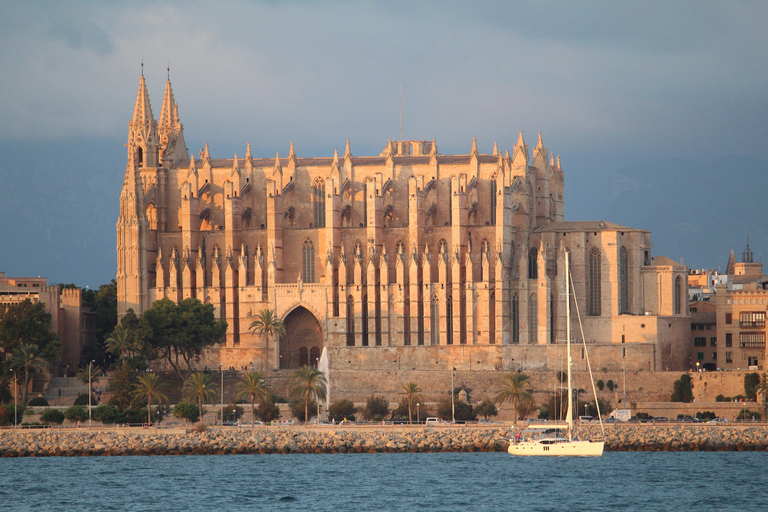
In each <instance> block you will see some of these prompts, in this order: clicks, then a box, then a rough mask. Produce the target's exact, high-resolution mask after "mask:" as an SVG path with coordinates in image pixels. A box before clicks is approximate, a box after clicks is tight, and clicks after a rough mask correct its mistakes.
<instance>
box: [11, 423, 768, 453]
mask: <svg viewBox="0 0 768 512" xmlns="http://www.w3.org/2000/svg"><path fill="white" fill-rule="evenodd" d="M605 433H606V437H605V440H606V451H746V450H750V451H754V450H761V451H764V450H768V426H725V427H724V426H708V425H701V426H698V425H664V426H658V425H607V426H606V431H605ZM507 435H508V429H507V428H506V427H504V426H499V427H497V428H477V427H475V428H469V427H464V428H462V427H457V428H451V427H439V428H403V427H394V428H392V427H389V428H387V427H382V428H375V427H374V428H370V427H369V428H364V429H355V428H351V429H346V428H338V427H332V428H331V427H329V428H304V427H289V428H273V427H257V428H255V429H247V428H223V429H222V428H219V429H211V430H208V431H206V432H192V431H186V430H175V431H170V430H153V429H129V428H125V429H114V430H84V429H58V430H57V429H53V430H48V429H41V430H17V431H14V430H4V431H0V457H49V456H88V455H223V454H256V453H260V454H268V453H394V452H412V453H421V452H424V453H428V452H488V451H505V450H506V449H507V446H508V441H507V439H506V437H507ZM578 435H579V436H580V437H581V438H588V439H594V440H597V439H600V438H601V431H600V427H599V425H587V426H583V427H581V428H579V430H578Z"/></svg>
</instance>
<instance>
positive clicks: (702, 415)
mask: <svg viewBox="0 0 768 512" xmlns="http://www.w3.org/2000/svg"><path fill="white" fill-rule="evenodd" d="M715 418H717V415H716V414H715V413H713V412H712V411H704V412H697V413H696V419H699V420H713V419H715Z"/></svg>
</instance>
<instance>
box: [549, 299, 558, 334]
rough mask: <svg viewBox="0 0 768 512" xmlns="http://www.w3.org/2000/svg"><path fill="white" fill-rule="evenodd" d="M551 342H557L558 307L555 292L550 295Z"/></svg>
mask: <svg viewBox="0 0 768 512" xmlns="http://www.w3.org/2000/svg"><path fill="white" fill-rule="evenodd" d="M549 342H550V343H556V342H557V308H556V307H555V296H554V294H550V296H549Z"/></svg>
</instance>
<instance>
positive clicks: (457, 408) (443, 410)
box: [437, 398, 475, 421]
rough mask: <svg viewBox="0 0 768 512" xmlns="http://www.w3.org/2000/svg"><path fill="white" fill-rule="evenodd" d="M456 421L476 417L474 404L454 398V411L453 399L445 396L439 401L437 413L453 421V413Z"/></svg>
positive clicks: (444, 418) (441, 417)
mask: <svg viewBox="0 0 768 512" xmlns="http://www.w3.org/2000/svg"><path fill="white" fill-rule="evenodd" d="M452 412H453V416H454V417H455V418H456V421H471V420H474V419H475V411H474V410H473V409H472V406H471V405H469V404H468V403H466V402H464V401H462V400H454V402H453V411H452V410H451V399H450V398H443V399H441V400H440V401H439V402H438V403H437V415H438V416H439V417H440V419H443V420H445V421H451V419H452V418H451V414H452Z"/></svg>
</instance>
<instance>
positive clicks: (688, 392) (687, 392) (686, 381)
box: [670, 373, 693, 402]
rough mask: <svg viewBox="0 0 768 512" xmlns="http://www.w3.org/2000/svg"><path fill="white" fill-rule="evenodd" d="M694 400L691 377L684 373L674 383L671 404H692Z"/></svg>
mask: <svg viewBox="0 0 768 512" xmlns="http://www.w3.org/2000/svg"><path fill="white" fill-rule="evenodd" d="M692 400H693V382H692V380H691V376H690V375H688V374H687V373H684V374H682V375H681V376H680V378H679V379H678V380H676V381H675V383H674V390H673V391H672V398H670V401H671V402H690V401H692Z"/></svg>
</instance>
